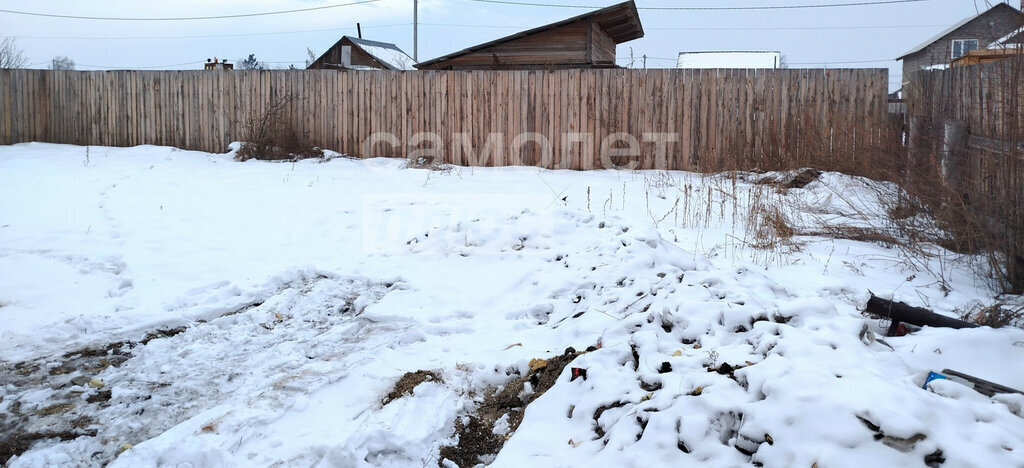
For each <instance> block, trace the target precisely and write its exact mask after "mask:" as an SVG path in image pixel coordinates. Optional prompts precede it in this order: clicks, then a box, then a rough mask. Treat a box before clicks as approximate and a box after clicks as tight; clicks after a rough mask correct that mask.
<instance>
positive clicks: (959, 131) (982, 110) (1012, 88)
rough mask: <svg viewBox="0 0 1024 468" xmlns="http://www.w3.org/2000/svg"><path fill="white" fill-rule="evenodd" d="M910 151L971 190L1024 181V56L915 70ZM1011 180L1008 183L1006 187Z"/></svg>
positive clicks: (993, 190) (1000, 188) (992, 190)
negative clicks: (933, 163)
mask: <svg viewBox="0 0 1024 468" xmlns="http://www.w3.org/2000/svg"><path fill="white" fill-rule="evenodd" d="M910 78H911V79H910V82H909V85H908V86H907V88H906V95H907V104H908V114H909V120H910V133H911V135H910V137H911V138H910V147H911V148H910V150H911V153H912V154H916V155H917V159H919V160H920V159H921V158H925V159H927V158H929V157H930V156H932V155H934V157H933V159H934V160H936V164H939V165H941V166H942V170H943V171H944V172H945V173H946V175H947V176H951V177H950V178H952V179H955V182H956V183H957V184H960V185H968V184H969V185H971V187H961V188H962V189H964V190H966V191H975V190H980V191H981V192H983V193H985V194H987V195H986V196H993V195H998V194H1001V193H1003V192H1004V191H1005V190H1008V189H1012V190H1016V191H1018V192H1019V191H1020V190H1021V189H1022V186H1024V173H1022V171H1024V163H1022V161H1021V160H1020V159H1021V157H1022V156H1024V58H1011V59H1006V60H1001V61H996V62H991V63H986V64H981V65H972V66H966V67H956V68H951V69H948V70H935V71H919V72H915V73H913V74H911V76H910ZM1007 184H1009V186H1007Z"/></svg>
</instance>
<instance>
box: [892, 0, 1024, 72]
mask: <svg viewBox="0 0 1024 468" xmlns="http://www.w3.org/2000/svg"><path fill="white" fill-rule="evenodd" d="M1022 26H1024V12H1021V10H1018V9H1017V8H1014V7H1013V6H1010V5H1008V4H1006V3H997V4H996V5H995V6H993V7H992V8H989V9H988V10H986V11H985V12H983V13H981V14H979V15H977V16H972V17H970V18H965V19H963V20H962V21H960V22H958V23H957V24H954V25H953V26H950V27H949V28H947V29H946V30H944V31H942V32H940V33H939V34H938V35H936V36H934V37H932V38H931V39H929V40H927V41H925V42H923V43H921V44H920V45H918V46H917V47H914V48H913V49H911V50H910V51H909V52H907V53H905V54H903V55H902V56H900V57H899V58H897V59H896V60H902V61H903V84H904V85H906V84H908V83H909V79H910V78H911V76H912V75H911V74H912V73H913V72H915V71H918V70H927V69H935V68H947V67H949V66H950V63H952V62H953V61H954V60H957V59H959V58H961V57H963V56H965V55H967V54H968V53H969V52H970V51H972V50H981V49H986V48H988V46H989V45H990V44H993V43H995V42H997V41H998V40H999V39H1000V38H1002V37H1005V36H1006V35H1007V34H1010V33H1012V32H1013V31H1015V30H1017V29H1019V28H1021V27H1022Z"/></svg>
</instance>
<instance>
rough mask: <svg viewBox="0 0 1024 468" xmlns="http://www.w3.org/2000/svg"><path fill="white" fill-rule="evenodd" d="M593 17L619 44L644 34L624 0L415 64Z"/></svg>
mask: <svg viewBox="0 0 1024 468" xmlns="http://www.w3.org/2000/svg"><path fill="white" fill-rule="evenodd" d="M590 18H593V21H594V22H595V23H597V24H598V25H599V26H601V29H603V30H604V32H605V33H606V34H608V36H610V37H611V38H612V40H613V41H615V43H616V44H621V43H623V42H626V41H632V40H633V39H639V38H641V37H644V27H643V25H641V24H640V13H639V12H637V10H636V4H635V3H633V0H629V1H628V2H622V3H619V4H616V5H612V6H610V7H606V8H602V9H600V10H594V11H592V12H590V13H584V14H582V15H579V16H574V17H572V18H569V19H566V20H562V21H558V22H556V23H551V24H545V25H544V26H540V27H536V28H533V29H529V30H526V31H522V32H518V33H515V34H513V35H511V36H505V37H502V38H500V39H495V40H493V41H490V42H485V43H483V44H478V45H475V46H473V47H469V48H467V49H463V50H460V51H458V52H454V53H451V54H448V55H443V56H441V57H437V58H435V59H431V60H427V61H426V62H420V63H418V64H416V68H420V67H422V66H426V65H431V64H434V63H437V62H441V61H444V60H450V59H453V58H456V57H460V56H463V55H466V54H470V53H473V52H476V51H478V50H482V49H486V48H488V47H492V46H495V45H498V44H502V43H505V42H509V41H513V40H516V39H520V38H523V37H526V36H530V35H533V34H537V33H540V32H544V31H548V30H551V29H555V28H558V27H561V26H565V25H567V24H572V23H575V22H577V21H585V20H587V19H590Z"/></svg>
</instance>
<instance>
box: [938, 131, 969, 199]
mask: <svg viewBox="0 0 1024 468" xmlns="http://www.w3.org/2000/svg"><path fill="white" fill-rule="evenodd" d="M943 127H944V128H943V135H942V178H943V180H944V181H945V183H946V186H947V187H949V188H950V189H951V190H952V191H953V192H955V193H956V194H957V195H958V196H960V197H961V198H963V196H964V193H965V192H964V174H963V172H964V169H965V167H966V163H965V158H966V157H967V125H966V124H964V123H963V122H960V121H956V120H953V119H946V121H945V123H944V125H943ZM964 201H966V200H964Z"/></svg>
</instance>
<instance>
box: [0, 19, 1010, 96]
mask: <svg viewBox="0 0 1024 468" xmlns="http://www.w3.org/2000/svg"><path fill="white" fill-rule="evenodd" d="M352 1H356V0H315V1H312V0H177V1H173V2H170V1H166V2H165V1H148V2H140V1H138V0H94V1H81V0H52V1H38V2H25V1H24V0H0V9H5V10H15V11H23V12H35V13H47V14H60V15H79V16H103V17H147V18H149V17H194V16H216V15H232V14H245V13H260V12H270V11H281V10H290V9H302V8H310V7H317V6H326V5H337V4H343V3H350V2H352ZM513 1H515V0H513ZM523 1H534V2H539V3H550V4H561V5H597V6H607V5H612V4H614V3H617V2H616V1H614V0H523ZM861 1H865V0H675V1H673V0H636V3H637V6H638V7H640V8H641V10H640V19H641V21H642V22H643V25H644V29H645V31H646V36H645V37H644V38H642V39H637V40H635V41H631V42H628V43H625V44H621V45H619V49H618V56H619V57H620V58H619V64H620V65H627V64H628V63H629V61H630V60H629V56H630V52H631V49H632V54H633V55H634V56H636V57H637V60H636V61H635V62H634V64H635V65H636V66H639V65H640V63H641V60H639V57H642V56H643V55H647V56H648V59H647V66H648V67H649V68H665V67H673V66H674V64H675V57H676V56H677V55H678V53H679V52H682V51H706V50H779V51H781V52H782V53H783V54H784V55H785V56H786V59H787V60H788V62H789V63H790V65H791V66H792V67H822V66H827V67H829V68H836V67H889V68H890V70H891V72H890V88H894V87H896V86H898V83H899V79H900V76H899V74H900V70H899V63H898V62H895V61H894V59H895V58H896V57H897V56H899V55H901V54H902V53H903V52H906V51H907V50H909V49H910V48H912V47H913V46H914V45H916V44H918V43H920V42H922V41H924V40H926V39H928V38H930V37H932V36H933V35H935V34H936V33H938V32H939V31H941V30H942V29H944V28H946V27H948V26H949V25H951V24H953V23H955V22H956V21H959V20H960V19H962V18H965V17H968V16H973V15H975V14H976V13H977V12H978V11H984V10H985V9H987V8H989V7H990V6H991V5H992V4H993V3H994V2H993V1H992V0H990V1H988V2H986V1H985V0H977V1H974V0H923V1H919V2H914V3H903V4H886V5H871V6H850V7H834V8H813V9H779V10H754V11H744V10H729V11H664V10H661V11H659V10H644V9H643V8H644V7H667V6H687V7H695V6H696V7H700V6H718V7H722V6H727V7H742V6H764V5H807V4H830V3H850V2H861ZM1010 3H1011V4H1013V5H1014V6H1019V0H1012V1H1011V2H1010ZM412 5H413V1H412V0H378V1H376V2H373V3H367V4H360V5H352V6H342V7H337V8H328V9H321V10H316V11H308V12H298V13H289V14H281V15H272V16H258V17H248V18H233V19H216V20H193V21H109V20H84V19H65V18H49V17H36V16H26V15H18V14H12V13H5V12H0V36H14V37H16V38H17V43H18V45H19V46H20V47H21V48H22V49H23V50H24V52H25V54H26V55H27V56H28V58H29V63H30V64H31V66H32V67H33V68H46V67H47V66H48V65H49V61H50V59H52V58H53V57H54V56H58V55H62V56H68V57H70V58H71V59H73V60H75V62H76V63H77V64H78V69H80V70H95V69H110V68H152V69H195V68H201V63H202V62H205V60H206V59H207V58H208V57H214V56H216V57H227V58H229V59H231V60H237V59H239V58H242V57H246V56H248V55H249V54H250V53H253V54H256V57H257V58H258V59H260V60H262V61H266V62H269V63H270V64H271V65H272V66H279V67H287V66H288V64H289V63H294V64H295V65H296V66H299V67H301V66H303V60H304V59H305V58H306V48H307V47H308V48H310V49H312V50H313V51H314V52H316V53H317V54H318V55H319V54H320V53H322V52H323V51H324V50H325V49H326V48H327V47H329V46H330V45H331V44H333V43H334V42H335V41H337V40H338V38H340V37H341V36H342V35H345V34H350V35H355V33H356V32H355V25H356V23H357V22H360V23H362V25H363V37H364V38H367V39H373V40H379V41H384V42H393V43H396V44H398V45H399V46H400V47H402V48H403V49H405V50H406V52H408V53H409V55H412V48H413V47H412V42H413V41H412V8H413V7H412ZM587 11H590V10H589V9H586V8H554V7H539V6H524V5H503V4H493V3H481V2H474V1H472V0H422V1H420V15H419V17H420V23H421V26H420V40H419V44H420V53H419V59H420V60H421V61H422V60H426V59H429V58H432V57H437V56H439V55H444V54H446V53H449V52H453V51H456V50H459V49H462V48H465V47H468V46H471V45H473V44H477V43H480V42H484V41H488V40H492V39H496V38H498V37H502V36H505V35H509V34H513V33H515V32H517V31H519V30H522V29H527V28H531V27H536V26H540V25H543V24H546V23H550V22H553V21H558V20H561V19H564V18H567V17H570V16H575V15H578V14H581V13H585V12H587Z"/></svg>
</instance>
